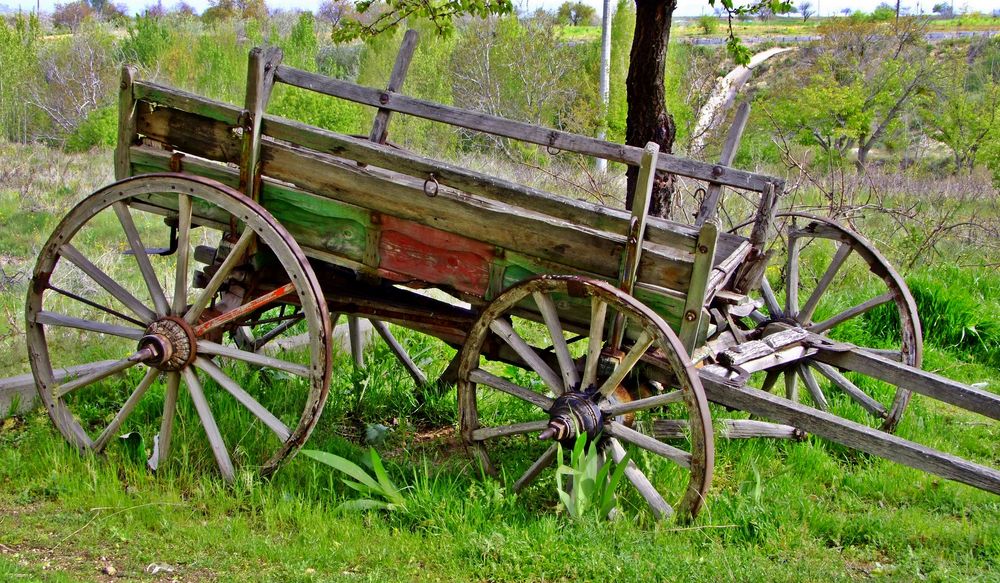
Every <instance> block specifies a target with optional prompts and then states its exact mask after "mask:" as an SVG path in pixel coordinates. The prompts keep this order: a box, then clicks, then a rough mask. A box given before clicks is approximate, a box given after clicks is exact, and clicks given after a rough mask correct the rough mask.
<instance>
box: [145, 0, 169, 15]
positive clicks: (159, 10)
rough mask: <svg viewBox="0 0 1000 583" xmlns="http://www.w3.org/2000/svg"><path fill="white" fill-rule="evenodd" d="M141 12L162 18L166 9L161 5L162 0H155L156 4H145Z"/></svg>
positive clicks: (165, 13)
mask: <svg viewBox="0 0 1000 583" xmlns="http://www.w3.org/2000/svg"><path fill="white" fill-rule="evenodd" d="M143 13H144V14H145V15H146V16H147V17H150V18H163V17H164V16H166V15H167V9H166V8H165V7H164V6H163V0H156V4H147V5H146V9H145V10H143Z"/></svg>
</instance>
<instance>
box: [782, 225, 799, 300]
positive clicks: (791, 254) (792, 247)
mask: <svg viewBox="0 0 1000 583" xmlns="http://www.w3.org/2000/svg"><path fill="white" fill-rule="evenodd" d="M791 228H794V223H793V224H792V226H791V227H790V229H791ZM798 311H799V239H798V237H792V236H791V234H790V233H789V236H788V261H787V263H786V264H785V315H787V316H791V317H793V318H794V317H795V314H797V313H798Z"/></svg>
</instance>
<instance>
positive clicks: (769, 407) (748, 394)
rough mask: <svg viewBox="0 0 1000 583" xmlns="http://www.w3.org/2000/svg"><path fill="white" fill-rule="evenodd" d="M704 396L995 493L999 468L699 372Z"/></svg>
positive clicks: (999, 490)
mask: <svg viewBox="0 0 1000 583" xmlns="http://www.w3.org/2000/svg"><path fill="white" fill-rule="evenodd" d="M700 377H701V383H702V387H703V388H704V389H705V396H706V397H708V399H709V400H710V401H712V402H714V403H718V404H720V405H724V406H726V407H732V408H734V409H739V410H741V411H746V412H748V413H751V414H753V415H759V416H761V417H766V418H768V419H771V420H774V421H777V422H780V423H785V424H788V425H791V426H793V427H798V428H799V429H801V430H803V431H806V432H807V433H812V434H814V435H818V436H820V437H824V438H826V439H829V440H831V441H834V442H837V443H840V444H842V445H845V446H847V447H851V448H854V449H858V450H861V451H863V452H866V453H870V454H872V455H876V456H878V457H881V458H885V459H887V460H890V461H894V462H896V463H900V464H903V465H905V466H909V467H911V468H916V469H918V470H921V471H924V472H929V473H932V474H935V475H937V476H941V477H943V478H948V479H949V480H955V481H956V482H961V483H963V484H968V485H970V486H973V487H976V488H979V489H982V490H986V491H987V492H993V493H994V494H1000V472H998V471H997V470H995V469H993V468H990V467H987V466H983V465H980V464H976V463H973V462H970V461H968V460H964V459H962V458H960V457H958V456H954V455H951V454H948V453H944V452H941V451H937V450H935V449H932V448H929V447H927V446H924V445H920V444H918V443H914V442H912V441H909V440H906V439H903V438H902V437H898V436H895V435H891V434H889V433H885V432H882V431H879V430H877V429H873V428H871V427H868V426H866V425H861V424H860V423H855V422H853V421H850V420H848V419H844V418H842V417H838V416H836V415H833V414H831V413H827V412H826V411H820V410H818V409H814V408H813V407H809V406H806V405H802V404H799V403H795V402H792V401H789V400H788V399H784V398H782V397H779V396H777V395H772V394H770V393H765V392H764V391H760V390H757V389H754V388H750V387H746V386H742V385H740V384H739V383H734V382H731V381H727V380H725V379H723V378H721V377H718V376H715V375H712V374H710V373H706V372H704V371H702V372H701V373H700Z"/></svg>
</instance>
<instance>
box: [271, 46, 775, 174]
mask: <svg viewBox="0 0 1000 583" xmlns="http://www.w3.org/2000/svg"><path fill="white" fill-rule="evenodd" d="M276 79H277V80H278V81H281V82H283V83H287V84H289V85H294V86H296V87H301V88H303V89H309V90H311V91H316V92H318V93H323V94H325V95H331V96H334V97H340V98H342V99H347V100H349V101H354V102H356V103H361V104H364V105H370V106H372V107H377V108H382V109H388V110H391V111H396V112H399V113H406V114H409V115H413V116H416V117H421V118H424V119H430V120H433V121H439V122H442V123H447V124H450V125H454V126H458V127H463V128H466V129H470V130H474V131H478V132H484V133H489V134H493V135H497V136H503V137H508V138H513V139H516V140H521V141H524V142H529V143H533V144H538V145H541V146H545V147H548V148H555V149H559V150H565V151H569V152H576V153H578V154H584V155H587V156H594V157H599V158H605V159H607V160H611V161H613V162H621V163H623V164H630V165H632V166H638V165H639V163H640V161H641V159H642V149H641V148H636V147H632V146H625V145H622V144H614V143H611V142H605V141H603V140H597V139H594V138H589V137H586V136H579V135H576V134H571V133H568V132H562V131H559V130H553V129H548V128H543V127H539V126H536V125H532V124H528V123H523V122H515V121H511V120H507V119H504V118H500V117H496V116H492V115H486V114H482V113H476V112H472V111H467V110H463V109H459V108H457V107H451V106H447V105H441V104H438V103H433V102H430V101H424V100H421V99H415V98H413V97H407V96H405V95H399V94H391V93H388V92H384V91H380V90H378V89H370V88H367V87H360V86H358V85H354V84H353V83H349V82H347V81H340V80H338V79H331V78H329V77H325V76H323V75H319V74H317V73H310V72H308V71H302V70H299V69H295V68H292V67H288V66H285V65H282V66H280V67H278V71H277V74H276ZM657 169H658V170H661V171H663V172H669V173H671V174H679V175H681V176H687V177H690V178H698V179H701V180H706V181H713V182H718V183H720V184H724V185H726V186H732V187H734V188H742V189H746V190H754V191H757V192H763V191H765V190H766V189H767V188H768V186H769V185H771V184H772V183H773V182H775V181H777V180H778V179H776V178H771V177H766V176H763V175H760V174H754V173H751V172H746V171H743V170H736V169H734V168H726V167H724V166H720V165H716V164H707V163H705V162H698V161H694V160H688V159H685V158H680V157H677V156H671V155H666V154H665V155H663V156H661V157H660V160H659V162H658V163H657Z"/></svg>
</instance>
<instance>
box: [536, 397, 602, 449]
mask: <svg viewBox="0 0 1000 583" xmlns="http://www.w3.org/2000/svg"><path fill="white" fill-rule="evenodd" d="M603 426H604V413H602V412H601V408H600V407H599V406H598V405H597V403H596V402H595V401H594V398H593V395H591V394H589V393H584V392H581V391H567V392H565V393H563V394H562V395H560V396H559V398H557V399H556V400H555V402H554V403H553V404H552V407H551V408H550V409H549V424H548V427H546V428H545V429H544V430H543V431H542V432H541V433H540V434H539V435H538V439H542V440H548V439H552V440H555V441H562V442H566V441H570V440H573V439H575V438H576V436H577V435H580V434H586V435H587V439H588V440H592V439H595V438H596V437H597V436H598V435H600V433H601V429H602V427H603Z"/></svg>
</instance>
